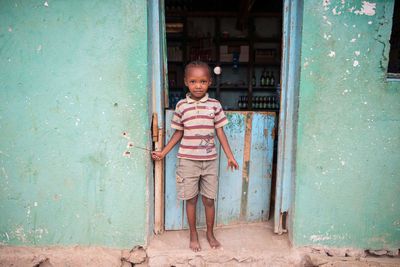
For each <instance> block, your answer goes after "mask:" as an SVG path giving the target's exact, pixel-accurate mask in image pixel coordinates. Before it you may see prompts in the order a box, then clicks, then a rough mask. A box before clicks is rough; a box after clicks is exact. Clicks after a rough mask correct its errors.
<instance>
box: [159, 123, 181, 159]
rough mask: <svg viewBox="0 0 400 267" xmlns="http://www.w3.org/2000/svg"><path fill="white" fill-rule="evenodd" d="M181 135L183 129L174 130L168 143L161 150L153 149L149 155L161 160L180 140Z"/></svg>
mask: <svg viewBox="0 0 400 267" xmlns="http://www.w3.org/2000/svg"><path fill="white" fill-rule="evenodd" d="M182 135H183V130H175V132H174V134H173V135H172V137H171V140H169V142H168V144H167V145H166V146H165V147H164V148H163V150H162V151H153V152H151V157H152V158H153V159H154V160H162V159H163V158H164V157H165V156H166V155H167V154H168V152H169V151H171V149H172V148H173V147H174V146H175V145H176V143H178V142H179V140H181V138H182Z"/></svg>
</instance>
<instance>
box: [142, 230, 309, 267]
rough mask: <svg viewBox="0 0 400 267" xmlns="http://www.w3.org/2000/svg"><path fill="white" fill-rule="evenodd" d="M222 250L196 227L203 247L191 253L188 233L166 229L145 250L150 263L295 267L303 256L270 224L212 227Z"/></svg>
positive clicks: (152, 264) (166, 264)
mask: <svg viewBox="0 0 400 267" xmlns="http://www.w3.org/2000/svg"><path fill="white" fill-rule="evenodd" d="M215 236H216V238H217V239H218V240H219V241H220V243H221V244H222V246H223V248H222V249H218V250H215V249H211V248H210V246H209V244H208V242H207V239H206V235H205V230H204V229H202V230H199V241H200V245H201V248H202V250H201V251H200V252H197V253H195V252H192V251H191V250H190V249H189V248H188V247H189V232H188V231H187V230H184V231H169V232H166V233H164V234H163V235H161V236H156V237H154V238H153V239H152V240H151V241H150V245H149V247H148V249H147V254H148V256H149V265H150V266H171V265H174V266H238V265H240V266H244V265H248V266H296V265H298V263H299V262H301V260H302V255H301V253H299V252H298V251H297V250H294V249H292V248H291V247H290V244H289V241H288V238H287V236H286V235H281V236H280V235H275V234H273V231H272V224H271V223H257V224H249V225H236V226H229V227H223V228H217V229H216V230H215Z"/></svg>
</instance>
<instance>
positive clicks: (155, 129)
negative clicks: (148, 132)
mask: <svg viewBox="0 0 400 267" xmlns="http://www.w3.org/2000/svg"><path fill="white" fill-rule="evenodd" d="M152 128H153V129H152V137H153V142H157V141H158V115H157V113H153V127H152Z"/></svg>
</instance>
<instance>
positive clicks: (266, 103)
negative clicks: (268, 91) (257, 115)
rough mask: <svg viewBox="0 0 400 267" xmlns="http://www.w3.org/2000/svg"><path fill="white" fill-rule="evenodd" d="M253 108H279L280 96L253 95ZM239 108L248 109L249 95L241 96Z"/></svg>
mask: <svg viewBox="0 0 400 267" xmlns="http://www.w3.org/2000/svg"><path fill="white" fill-rule="evenodd" d="M251 100H252V101H251V109H253V110H260V109H279V98H278V97H277V96H253V97H252V99H251ZM238 108H239V109H248V98H247V96H240V97H239V99H238Z"/></svg>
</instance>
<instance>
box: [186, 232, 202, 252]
mask: <svg viewBox="0 0 400 267" xmlns="http://www.w3.org/2000/svg"><path fill="white" fill-rule="evenodd" d="M189 247H190V249H191V250H193V251H194V252H199V251H200V250H201V248H200V243H199V238H198V237H197V231H194V232H190V245H189Z"/></svg>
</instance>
